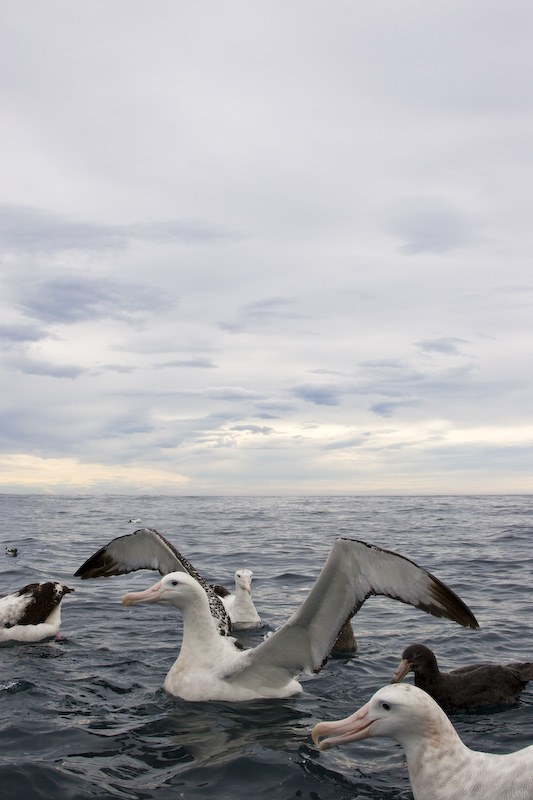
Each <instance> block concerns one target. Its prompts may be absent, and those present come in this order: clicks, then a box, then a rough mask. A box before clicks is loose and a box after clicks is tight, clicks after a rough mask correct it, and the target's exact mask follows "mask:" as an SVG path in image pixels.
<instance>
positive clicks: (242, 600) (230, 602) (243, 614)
mask: <svg viewBox="0 0 533 800" xmlns="http://www.w3.org/2000/svg"><path fill="white" fill-rule="evenodd" d="M253 575H254V573H253V572H252V570H251V569H238V570H237V572H236V573H235V594H228V595H226V596H221V600H222V602H223V604H224V608H225V609H226V614H227V615H228V617H229V618H230V620H231V627H232V629H234V630H236V631H244V630H249V629H250V628H259V627H260V625H261V617H260V616H259V614H258V613H257V609H256V607H255V605H254V601H253V600H252V578H253Z"/></svg>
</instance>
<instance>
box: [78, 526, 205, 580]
mask: <svg viewBox="0 0 533 800" xmlns="http://www.w3.org/2000/svg"><path fill="white" fill-rule="evenodd" d="M138 569H153V570H157V571H158V572H160V573H161V575H168V573H169V572H177V571H179V572H190V570H194V568H193V567H192V565H191V564H190V563H189V562H188V561H187V559H186V558H184V557H183V556H182V555H181V553H180V552H179V551H178V550H176V548H175V547H174V546H173V545H172V544H170V542H168V541H167V540H166V539H165V537H164V536H161V534H160V533H158V532H157V531H156V530H154V529H153V528H139V530H137V531H135V533H130V534H128V535H127V536H118V537H117V538H116V539H113V540H112V541H111V542H109V544H106V545H105V547H101V548H100V550H98V551H97V552H96V553H94V555H92V556H91V557H90V558H88V559H87V561H86V562H85V563H84V564H82V565H81V567H80V568H79V569H78V570H76V572H75V573H74V574H75V575H76V577H78V578H82V579H83V580H86V579H87V578H107V577H109V576H110V575H125V574H126V573H127V572H134V571H135V570H138ZM195 577H196V576H195Z"/></svg>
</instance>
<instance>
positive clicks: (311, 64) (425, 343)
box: [0, 0, 533, 494]
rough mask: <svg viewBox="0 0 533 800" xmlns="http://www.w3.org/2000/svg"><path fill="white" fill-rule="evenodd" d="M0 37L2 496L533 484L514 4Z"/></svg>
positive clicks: (107, 22)
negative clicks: (0, 109) (0, 122)
mask: <svg viewBox="0 0 533 800" xmlns="http://www.w3.org/2000/svg"><path fill="white" fill-rule="evenodd" d="M3 16H4V24H3V27H2V32H1V33H0V39H1V41H0V54H1V55H0V64H1V66H2V70H1V72H0V75H1V76H2V77H1V78H0V80H1V81H2V90H3V92H2V93H3V97H4V98H5V103H4V106H5V108H4V126H3V133H2V144H3V146H2V148H1V149H0V158H2V161H3V165H2V171H3V175H4V179H3V182H2V191H1V193H0V246H1V251H0V256H1V279H0V288H1V293H0V303H1V308H2V316H1V323H0V342H1V350H0V378H1V380H2V387H3V391H2V399H1V401H0V459H1V462H2V471H1V475H2V477H1V482H0V491H5V492H9V491H12V492H32V491H35V492H43V491H55V492H75V491H81V492H83V491H89V492H139V491H146V492H187V493H191V494H196V493H233V494H238V493H259V494H268V493H276V494H278V493H285V494H290V493H321V492H323V493H351V492H360V493H432V492H436V493H448V492H450V493H453V492H461V493H463V492H473V493H483V492H530V491H531V490H532V489H533V485H532V482H531V475H532V474H533V463H532V461H533V458H532V444H533V423H532V421H531V408H532V407H533V389H532V382H531V378H530V371H531V369H530V366H529V365H530V363H531V360H532V349H533V334H532V320H533V315H532V313H531V305H532V299H533V279H532V277H531V264H530V253H531V250H532V241H531V240H532V238H533V236H532V234H531V225H530V218H531V207H532V202H531V201H532V198H531V194H532V189H531V187H532V186H533V182H532V181H531V180H530V179H529V173H530V172H531V166H532V163H533V158H532V155H531V150H530V144H529V138H530V137H529V127H530V121H531V114H532V90H531V82H530V80H529V75H530V74H531V67H532V66H533V64H532V63H531V62H532V60H533V56H532V51H531V47H530V43H529V41H528V38H529V37H528V33H527V32H528V31H529V30H530V29H531V23H532V22H533V11H532V10H531V6H530V4H528V3H526V2H521V0H516V2H512V3H511V4H510V5H509V4H507V5H506V6H505V8H504V7H503V6H502V4H500V3H497V2H492V1H490V2H486V0H466V2H464V1H463V0H461V2H460V1H459V0H451V2H450V1H449V0H447V2H444V0H442V2H441V1H440V0H439V1H438V2H436V3H431V4H428V3H426V2H423V0H406V2H403V3H401V4H399V3H397V2H395V0H382V1H380V2H377V3H372V4H369V3H366V2H363V0H356V2H353V3H345V2H343V0H333V2H332V3H331V2H328V3H325V2H317V3H312V4H311V5H309V3H307V2H304V0H296V2H293V3H290V4H287V3H283V2H281V0H279V1H278V0H275V2H273V3H269V4H268V6H266V5H265V6H261V5H259V6H258V5H257V4H250V3H248V2H246V1H245V0H230V2H228V3H225V4H222V5H221V4H219V3H216V2H214V0H199V1H198V2H196V3H182V2H178V3H174V2H170V0H153V3H151V4H150V6H149V7H148V6H147V5H146V4H144V3H138V2H131V0H116V2H114V3H113V4H111V5H110V4H108V3H104V2H103V0H92V1H91V2H81V3H77V4H76V7H75V8H74V6H73V5H72V4H71V3H68V2H67V0H50V2H49V3H47V4H46V6H44V5H43V4H42V3H38V2H36V0H29V3H26V4H24V7H20V8H19V7H18V6H16V5H15V4H10V5H9V6H6V7H5V8H4V14H3Z"/></svg>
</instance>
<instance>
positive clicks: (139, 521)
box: [128, 517, 141, 525]
mask: <svg viewBox="0 0 533 800" xmlns="http://www.w3.org/2000/svg"><path fill="white" fill-rule="evenodd" d="M128 522H133V523H134V524H135V525H140V524H141V520H140V519H139V518H138V517H136V518H135V519H129V520H128Z"/></svg>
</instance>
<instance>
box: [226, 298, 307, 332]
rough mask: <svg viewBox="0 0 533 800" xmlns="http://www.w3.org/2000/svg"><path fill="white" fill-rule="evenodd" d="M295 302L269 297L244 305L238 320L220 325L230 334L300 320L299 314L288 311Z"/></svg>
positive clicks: (292, 299)
mask: <svg viewBox="0 0 533 800" xmlns="http://www.w3.org/2000/svg"><path fill="white" fill-rule="evenodd" d="M294 302H295V299H294V298H289V297H267V298H264V299H263V300H255V301H254V302H252V303H247V304H246V305H244V306H243V307H242V308H241V309H240V311H239V313H238V315H237V318H236V319H234V320H229V321H221V322H219V323H218V324H219V327H220V328H222V330H225V331H228V332H229V333H242V331H244V330H246V329H247V328H249V327H250V326H253V325H258V326H264V325H270V324H271V323H272V322H286V321H288V320H294V319H300V318H301V316H300V315H299V314H297V313H295V312H293V311H288V310H286V309H287V307H288V306H291V305H293V304H294Z"/></svg>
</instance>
